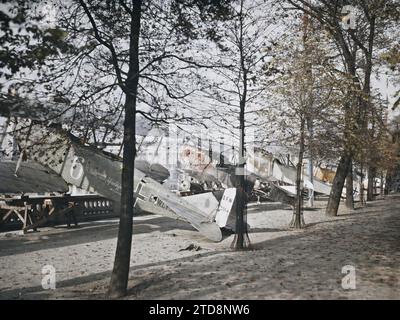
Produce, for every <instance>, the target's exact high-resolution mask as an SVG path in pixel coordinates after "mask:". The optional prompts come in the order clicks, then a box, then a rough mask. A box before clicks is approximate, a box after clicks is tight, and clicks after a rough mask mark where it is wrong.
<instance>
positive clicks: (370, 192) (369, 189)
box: [367, 166, 376, 201]
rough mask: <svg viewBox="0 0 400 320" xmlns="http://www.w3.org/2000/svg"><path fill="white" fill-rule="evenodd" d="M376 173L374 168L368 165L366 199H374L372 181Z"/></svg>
mask: <svg viewBox="0 0 400 320" xmlns="http://www.w3.org/2000/svg"><path fill="white" fill-rule="evenodd" d="M375 175H376V168H374V167H371V166H370V167H368V186H367V201H374V200H375V196H374V181H375Z"/></svg>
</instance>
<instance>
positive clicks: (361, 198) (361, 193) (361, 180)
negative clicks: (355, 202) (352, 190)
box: [359, 163, 365, 206]
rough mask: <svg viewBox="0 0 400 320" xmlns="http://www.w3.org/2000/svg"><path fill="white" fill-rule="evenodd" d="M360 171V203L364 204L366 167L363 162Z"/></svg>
mask: <svg viewBox="0 0 400 320" xmlns="http://www.w3.org/2000/svg"><path fill="white" fill-rule="evenodd" d="M360 171H361V176H360V187H359V188H360V205H361V206H364V204H365V198H364V173H363V171H364V167H363V164H362V163H361V167H360Z"/></svg>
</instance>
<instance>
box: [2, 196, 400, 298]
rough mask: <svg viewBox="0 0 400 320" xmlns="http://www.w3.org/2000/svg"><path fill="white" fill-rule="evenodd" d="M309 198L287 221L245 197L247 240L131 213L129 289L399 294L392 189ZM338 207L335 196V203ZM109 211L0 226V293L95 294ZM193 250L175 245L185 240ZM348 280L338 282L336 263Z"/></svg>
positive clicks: (108, 240)
mask: <svg viewBox="0 0 400 320" xmlns="http://www.w3.org/2000/svg"><path fill="white" fill-rule="evenodd" d="M325 205H326V202H324V201H317V202H316V205H315V208H314V209H312V210H311V209H308V210H306V211H305V213H304V218H305V222H306V223H307V227H306V228H305V229H302V230H291V229H289V228H288V224H289V222H290V220H291V216H292V212H291V210H288V209H282V208H278V207H279V206H278V207H277V206H276V205H273V204H261V205H257V206H254V205H251V206H250V208H249V213H248V223H249V225H250V226H251V232H250V234H249V236H250V240H251V243H252V249H251V250H246V251H234V250H232V249H230V245H231V243H232V240H233V235H226V236H225V237H224V240H223V241H222V242H220V243H212V242H209V241H207V240H205V239H204V238H203V237H202V236H201V235H200V234H199V233H198V232H196V231H195V230H194V229H192V227H191V226H190V225H188V224H186V223H184V222H180V221H177V220H173V219H169V218H164V217H159V216H141V217H137V218H135V219H134V236H133V243H132V256H131V271H130V281H129V294H128V297H127V298H128V299H400V250H399V249H400V195H391V196H388V197H386V199H384V200H377V201H374V202H372V203H369V204H368V205H367V206H366V207H364V208H360V209H357V210H354V211H351V212H346V211H345V210H343V209H341V210H340V215H339V216H338V217H335V218H328V217H326V216H325V215H324V206H325ZM341 207H342V208H343V206H341ZM117 229H118V225H117V221H116V220H108V221H98V222H92V223H85V224H81V225H80V227H79V228H77V229H66V228H65V227H63V226H61V227H58V228H46V229H41V231H40V232H37V233H30V234H28V235H21V234H20V233H18V232H13V233H2V234H0V298H1V299H103V298H105V292H106V289H107V285H108V282H109V277H110V273H111V268H112V264H113V257H114V251H115V246H116V235H117ZM191 244H193V245H195V247H197V246H198V247H200V248H198V247H197V249H198V250H183V249H185V248H187V247H188V246H189V245H191ZM49 264H50V265H53V266H54V268H55V269H56V281H57V283H56V289H55V290H44V289H43V288H42V286H41V281H42V277H43V275H42V273H41V271H42V267H43V266H45V265H49ZM345 265H352V266H354V267H355V270H356V289H354V290H351V289H350V290H345V289H343V288H342V286H341V283H342V278H343V277H344V276H345V275H344V274H342V273H341V271H342V267H343V266H345Z"/></svg>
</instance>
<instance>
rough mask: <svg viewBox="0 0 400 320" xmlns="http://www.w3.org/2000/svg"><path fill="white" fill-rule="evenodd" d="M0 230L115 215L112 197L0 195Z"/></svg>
mask: <svg viewBox="0 0 400 320" xmlns="http://www.w3.org/2000/svg"><path fill="white" fill-rule="evenodd" d="M0 201H2V202H3V204H0V230H3V231H4V230H9V229H13V228H14V229H15V228H21V229H22V230H23V231H24V233H25V232H27V231H28V230H31V229H33V230H36V229H37V228H38V227H43V226H48V225H60V224H67V225H68V226H70V225H71V223H74V224H75V225H77V224H78V222H82V221H90V220H91V221H93V220H100V219H106V218H109V217H116V216H117V214H115V213H114V211H113V205H112V201H110V200H108V199H106V198H103V197H101V196H97V195H83V196H70V195H65V196H39V197H27V196H23V197H21V198H2V199H0Z"/></svg>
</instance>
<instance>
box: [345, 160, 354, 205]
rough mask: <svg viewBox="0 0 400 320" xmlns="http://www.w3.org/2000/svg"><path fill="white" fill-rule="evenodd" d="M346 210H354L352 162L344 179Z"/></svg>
mask: <svg viewBox="0 0 400 320" xmlns="http://www.w3.org/2000/svg"><path fill="white" fill-rule="evenodd" d="M345 205H346V208H348V209H351V210H354V197H353V162H352V161H350V165H349V172H348V174H347V177H346V201H345Z"/></svg>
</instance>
